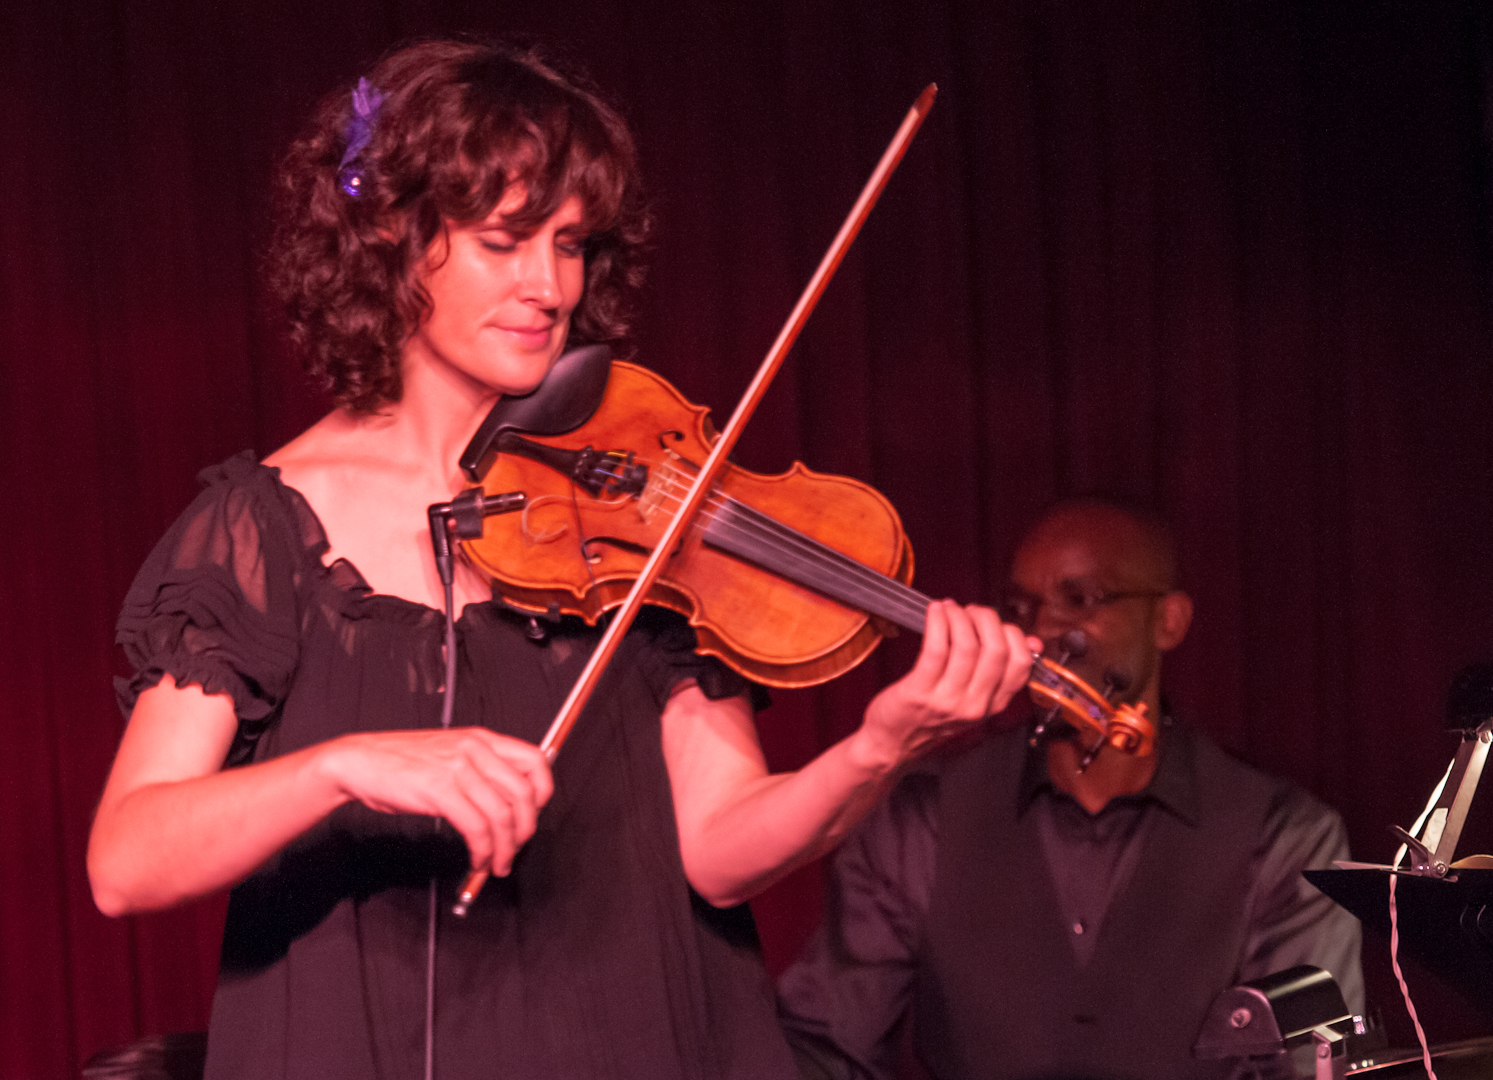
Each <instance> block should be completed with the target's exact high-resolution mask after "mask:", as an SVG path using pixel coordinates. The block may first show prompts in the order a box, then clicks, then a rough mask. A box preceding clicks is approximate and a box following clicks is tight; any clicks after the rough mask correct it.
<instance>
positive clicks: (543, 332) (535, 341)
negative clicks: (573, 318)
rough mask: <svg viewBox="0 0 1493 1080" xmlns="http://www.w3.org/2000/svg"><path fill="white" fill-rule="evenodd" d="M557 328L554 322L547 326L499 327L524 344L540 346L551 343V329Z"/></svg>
mask: <svg viewBox="0 0 1493 1080" xmlns="http://www.w3.org/2000/svg"><path fill="white" fill-rule="evenodd" d="M554 328H555V324H554V323H550V324H549V325H547V326H499V327H498V329H499V330H501V331H503V333H505V334H510V335H512V336H513V337H514V338H516V339H517V340H518V342H519V343H520V344H522V345H528V346H530V347H534V348H538V347H540V346H543V345H548V344H549V339H550V331H551V330H553V329H554Z"/></svg>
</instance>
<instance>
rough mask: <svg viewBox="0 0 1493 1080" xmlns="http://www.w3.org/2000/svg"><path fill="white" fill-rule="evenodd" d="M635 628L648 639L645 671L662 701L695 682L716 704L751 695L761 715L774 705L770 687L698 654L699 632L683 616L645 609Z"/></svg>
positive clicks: (660, 610)
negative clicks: (696, 640)
mask: <svg viewBox="0 0 1493 1080" xmlns="http://www.w3.org/2000/svg"><path fill="white" fill-rule="evenodd" d="M633 625H634V626H636V627H637V628H638V629H639V630H641V631H642V632H643V633H644V634H646V635H647V636H648V639H649V646H650V648H649V649H648V650H647V652H646V653H645V655H644V657H643V659H642V667H643V670H644V675H645V677H646V678H647V679H648V683H649V685H650V686H651V687H652V689H653V692H654V694H655V696H657V697H658V699H659V700H660V701H666V700H668V697H669V694H670V693H671V692H672V690H673V689H674V687H675V686H677V685H678V684H679V683H682V682H684V681H686V680H688V679H693V680H695V682H696V683H697V684H698V685H699V687H700V689H701V691H703V692H704V694H705V696H706V697H708V698H709V699H710V700H712V701H719V700H721V699H722V698H729V697H736V696H738V695H739V694H743V693H749V694H750V695H751V699H752V707H753V708H754V709H755V710H756V711H758V712H761V711H762V710H763V709H765V708H767V707H768V706H769V705H771V704H772V697H771V695H769V694H768V692H767V688H766V687H764V686H761V685H760V684H758V683H754V682H751V681H750V680H748V679H746V678H745V677H743V676H742V675H739V674H737V673H736V672H735V671H733V670H731V669H730V668H728V667H727V666H726V665H725V664H723V663H721V662H720V661H719V660H717V659H716V658H715V657H713V656H702V655H700V654H699V653H697V652H695V632H694V630H692V629H691V628H690V625H689V623H688V622H686V621H685V619H684V617H683V616H682V615H676V614H675V613H674V612H672V611H668V610H666V609H664V608H659V607H645V608H644V609H643V610H642V612H640V613H639V615H638V618H637V622H636V623H634V624H633Z"/></svg>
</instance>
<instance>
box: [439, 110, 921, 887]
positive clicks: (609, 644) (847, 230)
mask: <svg viewBox="0 0 1493 1080" xmlns="http://www.w3.org/2000/svg"><path fill="white" fill-rule="evenodd" d="M937 93H938V86H937V85H936V84H934V83H929V84H928V86H927V87H926V88H925V89H924V90H923V92H922V93H921V94H919V95H918V99H917V101H915V102H913V106H912V108H911V109H909V110H908V111H907V116H906V117H904V118H903V120H902V125H901V126H900V127H899V128H898V129H897V133H896V134H895V135H893V136H892V141H891V142H890V143H889V144H888V145H887V148H886V150H885V152H883V153H882V155H881V160H880V161H879V162H877V163H876V168H875V169H874V170H873V171H872V173H871V178H870V179H869V180H867V181H866V186H865V187H864V188H862V189H861V193H860V197H859V198H857V199H856V200H855V205H854V206H852V207H851V208H850V213H849V215H847V216H846V218H845V222H844V224H842V225H841V226H840V231H839V232H838V233H836V234H835V238H834V240H833V241H831V243H830V245H829V250H828V251H826V252H825V253H824V258H822V259H821V260H820V261H819V267H818V269H816V270H815V271H814V276H813V277H811V278H810V279H809V283H808V284H807V285H806V286H804V291H803V293H802V295H800V296H799V298H798V303H797V304H795V305H794V307H793V311H792V313H791V314H790V315H789V316H788V321H787V322H786V323H784V324H783V329H782V330H780V331H778V336H777V339H776V340H775V341H774V342H773V343H772V347H771V348H769V349H768V350H767V355H766V356H765V357H764V358H763V360H762V365H761V367H759V368H758V369H757V374H756V376H755V377H754V378H753V379H752V382H751V385H749V386H748V387H747V389H746V393H745V394H743V395H742V398H741V401H740V402H738V403H737V405H736V411H735V412H734V413H732V414H731V419H730V420H729V421H727V423H726V426H725V427H724V428H722V429H721V433H720V436H719V437H718V438H717V439H716V441H715V445H714V446H713V447H712V448H711V451H710V456H709V457H707V458H706V459H705V464H703V465H702V466H700V471H699V473H698V474H696V476H695V482H694V483H693V484H692V485H690V489H689V491H688V493H687V494H686V495H685V496H684V499H683V500H682V501H681V502H680V504H679V508H678V509H677V510H676V511H675V513H674V518H673V520H672V521H670V522H669V525H668V528H666V529H665V530H664V533H663V535H662V536H661V537H660V538H659V540H658V542H657V543H656V544H654V545H653V552H652V554H650V555H649V556H648V561H647V562H645V563H644V564H643V569H642V571H641V572H640V573H639V574H638V579H637V581H635V582H633V586H632V591H631V592H629V593H628V594H627V599H626V600H624V601H623V602H622V606H621V607H620V608H618V609H617V612H616V614H615V615H613V616H612V621H611V623H610V624H609V625H608V626H607V629H606V632H605V633H604V634H602V636H601V641H600V642H599V643H598V644H597V646H596V651H595V652H593V653H592V654H591V659H590V661H588V662H587V664H586V667H585V670H584V671H582V672H581V675H580V678H579V679H577V680H576V683H575V685H574V686H573V687H571V690H570V696H569V697H567V698H566V699H565V704H564V705H562V706H561V707H560V712H559V714H558V715H557V716H556V717H555V719H554V722H553V723H552V724H550V728H549V730H548V731H547V732H545V735H544V738H543V739H542V740H541V741H540V743H539V749H540V750H541V751H543V752H544V756H545V760H547V761H549V762H551V763H553V762H554V760H555V756H556V755H557V754H559V752H560V747H561V746H563V745H564V743H565V739H566V737H567V736H568V735H569V734H570V729H571V728H573V727H574V726H575V722H576V720H577V719H578V718H579V717H580V714H581V710H582V709H584V708H585V707H586V702H588V701H590V700H591V694H592V692H593V691H594V690H595V689H596V685H597V683H599V682H600V681H601V676H602V674H603V673H604V672H605V671H606V668H607V665H608V664H609V663H610V662H611V659H612V656H613V654H614V653H616V651H617V647H618V646H619V645H620V644H621V643H622V635H623V634H625V633H627V630H628V628H629V627H630V626H632V623H633V620H634V619H635V618H637V615H638V612H639V610H641V609H642V606H643V600H644V598H645V597H646V596H647V595H648V590H649V589H651V588H652V587H653V583H654V581H655V580H657V578H658V575H659V574H660V573H661V572H662V570H663V565H664V560H665V559H667V558H668V557H669V556H670V555H671V554H672V553H673V552H674V551H675V550H676V548H677V547H678V544H679V539H680V537H681V536H682V535H683V533H684V530H685V529H687V528H689V526H690V524H691V523H692V522H693V521H694V519H695V515H696V513H697V512H698V511H699V509H700V506H701V504H703V503H704V501H705V496H706V494H707V493H708V492H709V490H710V488H711V487H712V486H714V484H715V480H716V477H717V475H718V474H719V473H720V471H721V469H722V467H723V466H724V465H725V463H726V458H727V456H728V455H729V454H730V453H731V451H732V450H733V449H734V448H735V446H736V440H737V439H738V438H740V436H741V431H742V429H743V428H744V427H746V423H747V421H748V420H750V419H751V417H752V413H753V412H755V411H756V408H757V403H758V402H760V401H761V400H762V395H763V394H765V393H767V388H768V386H769V385H770V384H771V383H772V380H773V377H774V376H775V375H777V373H778V369H779V368H780V367H782V366H783V360H784V359H785V358H786V357H787V355H788V350H789V349H790V348H792V347H793V343H794V342H795V341H797V340H798V335H799V332H800V331H801V330H802V329H803V328H804V324H805V323H806V322H808V321H809V315H810V314H812V313H813V311H814V306H815V305H816V304H818V303H819V297H820V296H821V295H822V294H823V293H824V289H825V286H827V285H828V284H829V280H830V278H832V277H834V276H835V271H836V270H837V269H839V266H840V263H841V261H843V260H844V258H845V253H846V252H847V251H848V250H850V245H851V244H852V243H854V242H855V238H856V236H857V234H859V233H860V231H861V226H862V225H864V224H865V223H866V218H867V217H869V216H870V214H871V208H872V207H874V206H875V205H876V200H877V199H878V198H880V197H881V192H882V189H884V188H885V187H886V184H887V181H888V180H890V179H891V176H892V173H893V172H895V171H896V168H897V166H898V164H900V163H901V161H902V157H903V155H904V154H906V153H907V147H908V146H909V145H910V144H911V143H912V137H913V136H914V135H916V134H917V132H918V128H919V127H921V126H922V123H923V119H924V117H926V116H927V115H928V111H929V110H930V109H932V108H933V98H934V96H935V95H936V94H937ZM488 874H489V871H488V870H487V869H486V868H483V869H480V870H473V871H472V872H471V873H470V874H468V875H467V879H466V881H464V882H463V883H462V887H461V893H460V894H459V895H458V897H457V899H456V904H455V906H453V907H452V909H451V910H452V911H453V912H454V913H455V914H457V915H465V914H466V913H467V909H468V908H469V907H470V906H471V903H472V901H473V900H475V899H476V898H477V894H478V893H479V892H481V891H482V886H483V885H484V884H486V883H487V878H488Z"/></svg>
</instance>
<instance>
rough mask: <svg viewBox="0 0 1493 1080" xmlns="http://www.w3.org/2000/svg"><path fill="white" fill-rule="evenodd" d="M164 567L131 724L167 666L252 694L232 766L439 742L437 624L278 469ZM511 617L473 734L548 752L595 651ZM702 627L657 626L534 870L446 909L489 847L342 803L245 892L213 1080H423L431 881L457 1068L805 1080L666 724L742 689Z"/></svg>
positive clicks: (188, 536) (218, 502) (225, 978)
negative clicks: (363, 567) (718, 877)
mask: <svg viewBox="0 0 1493 1080" xmlns="http://www.w3.org/2000/svg"><path fill="white" fill-rule="evenodd" d="M203 481H204V483H205V485H206V490H204V491H203V492H202V494H201V495H200V496H199V497H198V498H197V500H196V502H194V503H193V504H192V506H191V507H190V508H189V509H188V510H187V512H186V513H185V514H184V515H183V516H182V517H181V519H180V520H178V521H177V523H176V524H175V525H174V526H173V527H172V529H171V530H170V532H169V533H167V535H166V537H165V538H164V539H163V540H162V541H161V543H160V545H159V546H158V547H157V548H156V550H155V551H154V552H153V553H152V555H151V556H150V558H149V559H148V560H147V561H146V563H145V566H144V567H143V568H142V569H141V571H140V574H139V576H138V578H137V579H136V581H135V584H134V586H133V587H132V589H131V590H130V593H129V595H128V597H127V598H126V601H125V606H124V611H123V614H122V615H121V616H120V622H119V641H120V643H121V644H122V645H123V646H124V648H125V651H126V653H127V654H128V657H129V659H130V661H131V663H132V664H133V666H134V668H135V672H136V674H135V676H134V678H132V679H130V680H127V681H125V680H121V683H120V698H121V702H122V704H123V707H124V708H125V710H126V713H128V711H129V709H130V708H131V707H132V706H133V704H134V701H135V699H136V697H137V696H138V695H139V693H140V692H141V691H142V690H144V689H145V688H147V687H149V686H153V685H154V684H155V683H156V682H157V681H159V679H160V678H161V676H162V674H163V673H167V672H169V673H170V674H171V675H172V676H173V677H174V678H175V679H176V681H177V682H178V683H184V682H185V683H198V684H200V685H201V686H202V687H203V688H204V690H206V691H207V692H209V693H227V694H230V695H232V697H233V700H234V703H235V707H236V710H237V713H238V716H239V729H238V733H237V736H236V738H235V740H234V743H233V746H232V749H231V751H230V753H229V758H228V764H229V766H233V765H240V764H244V763H248V762H255V761H263V760H266V759H268V758H272V757H275V756H276V755H279V754H285V753H288V752H291V751H293V750H297V749H299V748H301V747H305V746H310V745H313V744H315V743H319V742H322V741H324V740H327V739H330V738H334V737H336V736H338V735H341V734H344V733H347V732H352V731H372V730H387V729H403V728H417V727H436V726H438V725H439V722H440V707H441V694H440V691H441V681H442V677H443V668H444V665H443V663H442V648H441V647H442V635H443V620H442V616H441V615H440V613H439V612H437V611H435V610H433V609H431V608H428V607H425V606H423V605H420V604H415V603H411V602H409V601H405V600H402V599H399V598H396V597H390V596H381V595H378V594H374V593H372V592H371V591H370V590H369V588H368V586H367V585H366V583H365V582H364V581H363V579H362V578H361V576H360V575H359V574H358V572H357V570H356V569H355V568H354V567H353V566H352V565H351V564H349V563H347V562H345V561H339V562H337V563H335V564H333V565H332V566H331V567H326V566H324V565H323V564H322V561H321V559H322V555H323V554H324V553H325V552H326V550H327V542H326V537H325V534H324V533H323V531H322V528H321V525H320V523H319V522H318V521H317V519H316V516H315V514H313V513H312V511H311V508H310V507H309V506H308V505H307V503H306V502H305V500H304V499H303V498H301V496H300V495H299V494H298V493H297V492H295V491H293V490H292V489H290V488H287V487H285V486H284V485H283V484H281V483H280V481H279V475H278V472H277V470H274V469H271V468H268V467H266V466H262V465H258V464H256V463H255V462H254V460H253V458H252V456H250V455H248V454H244V455H241V456H239V457H236V458H234V459H232V460H230V461H228V462H227V463H225V464H224V465H221V466H218V467H217V468H215V469H210V470H208V471H207V472H205V473H204V474H203ZM527 627H528V620H527V619H524V618H522V617H520V616H518V615H515V614H513V613H511V612H508V611H506V610H505V609H504V608H503V607H502V606H501V605H499V604H496V603H484V604H473V605H469V606H468V607H467V608H466V610H465V611H464V613H463V614H462V616H461V619H460V620H459V622H458V624H457V630H458V635H459V650H458V663H459V674H458V676H457V694H456V702H455V721H454V722H455V723H456V724H458V725H461V724H482V725H484V726H487V727H490V728H492V729H494V730H496V731H500V732H503V733H505V734H509V735H515V736H518V737H520V738H523V739H528V740H531V741H536V742H537V741H538V739H539V738H540V737H541V736H542V734H543V732H544V729H545V728H546V726H547V725H548V724H549V722H550V720H551V719H552V718H553V717H554V715H555V713H556V712H557V710H558V708H559V705H560V703H561V702H562V700H563V699H564V696H565V694H566V692H567V691H568V689H569V687H570V685H571V684H572V682H573V681H574V679H575V677H576V675H577V674H578V673H579V671H580V669H581V667H582V666H583V664H584V662H585V660H586V658H587V656H588V655H589V653H590V650H591V648H592V647H593V645H594V642H595V640H596V637H597V633H596V632H595V631H593V630H590V629H588V628H586V627H585V626H584V625H582V624H580V623H578V622H572V621H570V620H566V621H565V622H564V623H562V624H561V625H558V626H556V627H554V628H552V632H551V633H550V634H549V635H548V636H547V637H546V638H545V639H544V640H543V641H534V640H532V639H531V638H530V637H529V636H527V635H526V633H525V630H526V628H527ZM692 644H693V635H692V633H691V632H690V630H689V629H688V627H687V626H686V625H685V624H684V623H683V622H682V621H681V620H678V619H675V618H673V617H672V616H667V615H666V614H665V613H654V614H651V615H649V616H648V617H647V618H646V619H645V620H640V625H639V627H638V628H637V629H636V630H634V631H633V632H632V633H630V634H629V635H628V637H627V639H626V640H625V642H624V644H623V646H622V648H621V650H620V651H619V653H618V655H617V657H616V658H615V659H614V662H613V663H612V665H611V667H610V669H609V671H608V673H607V675H606V676H605V678H604V680H603V682H602V685H601V686H600V688H599V689H598V691H597V693H596V694H595V695H594V697H593V699H592V702H591V704H590V706H589V707H588V708H587V710H586V713H585V715H583V716H582V717H581V720H580V722H579V723H578V724H577V726H576V729H575V732H574V734H573V735H572V737H571V739H570V740H569V741H568V742H567V743H566V746H565V752H564V753H563V754H561V755H560V758H559V761H558V763H557V765H556V767H555V795H554V798H553V800H552V801H551V802H550V804H549V805H548V806H547V807H546V808H545V810H544V812H543V813H542V814H541V816H540V819H539V828H538V832H537V833H536V835H535V836H534V838H533V839H532V840H530V842H529V843H528V845H526V847H525V848H524V849H523V850H522V851H521V852H520V854H519V856H518V859H517V861H516V864H515V868H514V872H513V874H512V875H511V876H510V877H509V878H507V879H502V880H494V881H492V882H490V883H489V884H488V886H487V888H486V889H485V890H484V892H483V893H482V895H481V897H480V898H479V900H478V901H477V903H476V904H475V905H474V906H473V908H472V911H471V914H470V915H469V916H468V918H467V919H465V920H460V919H456V918H453V917H451V916H450V915H449V907H450V902H451V900H452V898H453V896H454V893H455V890H456V888H457V885H458V884H459V882H460V879H461V877H462V875H463V872H464V870H465V866H466V852H465V848H464V846H463V844H462V843H461V841H460V839H459V838H458V837H457V836H456V834H455V833H454V831H453V830H451V829H450V828H449V827H439V828H438V827H437V824H436V822H435V821H434V820H433V819H431V818H428V817H417V816H413V815H384V814H378V813H375V812H373V811H371V810H368V809H367V808H365V807H362V806H361V805H351V806H346V807H343V808H342V809H340V810H338V811H337V812H335V813H333V814H332V815H330V816H329V817H328V818H327V819H325V820H324V821H322V822H321V823H320V824H318V825H317V826H316V827H314V828H313V829H311V830H310V831H308V832H307V833H305V834H304V835H303V836H301V837H300V838H299V839H297V840H296V841H295V842H294V843H292V844H291V845H290V846H289V847H287V848H286V849H285V850H284V851H282V852H281V853H280V854H279V855H277V856H276V857H274V858H273V859H271V860H270V861H269V862H268V863H267V864H265V865H264V866H263V867H261V868H260V869H259V870H258V871H256V872H255V873H254V874H253V875H252V876H251V877H250V878H249V879H248V880H247V881H245V882H243V883H242V884H240V885H239V886H237V887H236V888H235V889H234V890H233V893H232V897H231V899H230V902H229V908H228V919H227V925H226V927H225V930H224V941H223V954H222V967H221V971H220V975H219V983H218V990H217V995H216V997H215V999H214V1003H213V1012H212V1021H211V1025H210V1031H209V1041H208V1076H209V1077H210V1078H222V1077H253V1078H255V1080H267V1078H273V1077H287V1078H289V1077H306V1078H310V1080H335V1078H339V1077H348V1078H354V1077H356V1078H359V1080H363V1078H369V1077H390V1078H400V1080H404V1078H410V1080H413V1078H417V1077H420V1076H421V1075H422V1070H423V1062H424V1021H425V964H426V940H427V936H426V933H427V918H428V911H429V906H428V903H429V901H428V897H429V893H428V888H429V879H430V877H431V876H432V875H434V876H436V877H438V878H439V879H440V896H441V903H440V911H441V922H440V927H439V933H438V942H439V944H438V956H437V975H436V1043H435V1047H436V1050H435V1056H436V1075H437V1076H439V1077H441V1078H443V1080H456V1078H462V1077H479V1076H480V1077H489V1076H503V1077H515V1078H523V1077H628V1078H633V1077H660V1078H668V1077H681V1078H683V1077H690V1078H712V1077H730V1078H743V1080H745V1078H757V1077H789V1076H791V1075H793V1065H792V1062H791V1059H790V1057H789V1055H788V1052H787V1049H786V1046H785V1045H784V1043H783V1039H782V1035H781V1034H780V1032H779V1030H778V1028H777V1025H776V1022H775V1020H774V1017H773V999H772V993H771V989H770V987H769V985H768V983H767V980H766V976H765V974H764V972H763V970H762V966H761V962H760V959H759V955H758V949H757V941H756V933H755V929H754V927H753V925H752V921H751V916H750V914H749V912H748V911H747V910H746V908H745V907H742V908H737V909H732V910H727V911H722V910H717V909H714V908H711V907H710V906H709V905H707V904H705V903H704V902H703V901H701V900H700V899H699V897H698V896H696V895H695V894H694V893H693V892H692V891H691V890H690V888H689V885H688V883H687V882H686V880H685V877H684V872H683V868H682V866H681V863H680V856H679V841H678V835H677V830H676V828H675V822H674V812H673V804H672V801H671V796H670V791H669V780H668V774H667V771H666V769H665V766H664V761H663V753H662V749H661V744H660V732H659V721H658V718H659V713H660V710H661V707H662V703H663V701H664V700H666V698H667V695H668V692H669V690H670V688H671V687H672V686H673V685H674V684H675V683H677V682H678V681H680V680H682V679H685V678H696V679H698V680H699V682H700V684H701V686H702V688H703V689H704V690H705V692H706V693H707V694H709V695H710V696H712V697H722V696H726V695H730V694H735V693H740V692H741V690H742V688H743V686H744V683H742V681H741V680H740V679H738V678H737V677H736V676H735V675H734V674H733V673H731V672H730V671H728V670H727V669H725V668H724V667H722V666H720V665H719V664H716V663H715V662H713V661H708V660H706V659H703V658H701V657H699V656H696V655H695V654H694V653H693V652H691V651H690V646H691V645H692Z"/></svg>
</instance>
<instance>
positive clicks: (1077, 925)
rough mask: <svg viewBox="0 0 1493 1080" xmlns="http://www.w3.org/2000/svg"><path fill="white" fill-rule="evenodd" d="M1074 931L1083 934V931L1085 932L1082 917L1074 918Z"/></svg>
mask: <svg viewBox="0 0 1493 1080" xmlns="http://www.w3.org/2000/svg"><path fill="white" fill-rule="evenodd" d="M1073 932H1074V933H1075V934H1081V933H1083V920H1082V919H1074V920H1073Z"/></svg>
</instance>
